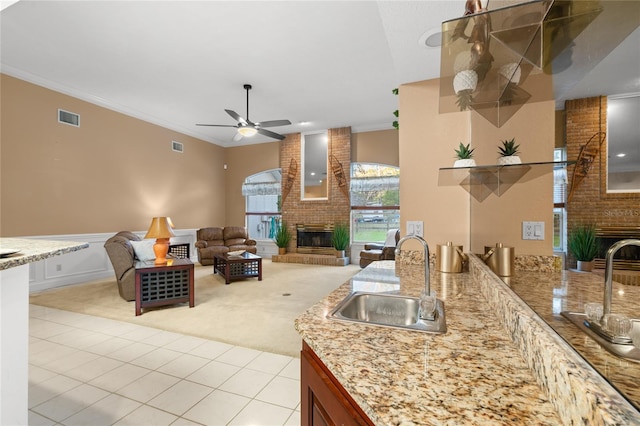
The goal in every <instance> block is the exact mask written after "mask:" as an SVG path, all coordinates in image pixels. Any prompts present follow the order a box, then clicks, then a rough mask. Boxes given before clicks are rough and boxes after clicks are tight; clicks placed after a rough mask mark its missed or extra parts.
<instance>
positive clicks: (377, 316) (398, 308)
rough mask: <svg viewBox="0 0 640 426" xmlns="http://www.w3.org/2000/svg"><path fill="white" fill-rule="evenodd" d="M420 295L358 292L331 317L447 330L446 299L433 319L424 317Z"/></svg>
mask: <svg viewBox="0 0 640 426" xmlns="http://www.w3.org/2000/svg"><path fill="white" fill-rule="evenodd" d="M419 307H420V300H419V299H418V298H416V297H408V296H400V295H395V294H388V293H366V292H355V293H352V294H350V295H349V296H348V297H346V298H345V299H344V300H343V301H342V302H340V304H338V306H336V308H335V309H334V310H333V311H331V313H330V314H329V315H327V318H329V319H332V320H340V321H351V322H359V323H364V324H370V325H377V326H382V327H393V328H401V329H405V330H414V331H422V332H426V333H439V334H441V333H446V332H447V322H446V318H445V314H444V303H443V302H442V301H441V300H438V302H437V306H436V315H435V319H434V320H433V321H429V320H422V319H420V316H419V314H418V310H419Z"/></svg>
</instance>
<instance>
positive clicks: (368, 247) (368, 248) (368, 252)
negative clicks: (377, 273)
mask: <svg viewBox="0 0 640 426" xmlns="http://www.w3.org/2000/svg"><path fill="white" fill-rule="evenodd" d="M398 241H400V230H399V229H390V230H389V231H387V238H386V240H385V242H384V244H378V243H368V244H365V245H364V250H362V251H361V252H360V267H361V268H365V267H366V266H367V265H369V264H370V263H371V262H375V261H376V260H395V258H396V253H395V250H396V245H398Z"/></svg>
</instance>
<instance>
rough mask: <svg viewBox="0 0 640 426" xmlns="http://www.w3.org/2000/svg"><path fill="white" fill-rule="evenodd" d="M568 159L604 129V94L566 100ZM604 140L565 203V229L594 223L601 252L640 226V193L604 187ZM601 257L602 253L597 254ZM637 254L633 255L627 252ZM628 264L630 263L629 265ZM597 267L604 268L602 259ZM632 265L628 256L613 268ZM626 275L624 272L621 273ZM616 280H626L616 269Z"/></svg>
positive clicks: (633, 234)
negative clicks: (614, 190)
mask: <svg viewBox="0 0 640 426" xmlns="http://www.w3.org/2000/svg"><path fill="white" fill-rule="evenodd" d="M565 114H566V116H565V119H566V141H567V159H569V160H575V159H576V158H577V157H578V154H579V152H580V148H581V146H582V145H584V144H585V143H586V142H587V141H588V140H589V138H590V137H591V136H592V135H594V134H595V133H597V132H606V131H607V98H606V97H605V96H601V97H594V98H586V99H576V100H571V101H567V102H566V103H565ZM606 156H607V150H606V140H605V142H604V143H603V145H602V148H601V150H600V153H599V155H598V156H597V158H596V159H595V160H594V162H593V163H592V165H591V168H590V169H589V172H588V174H587V176H586V177H585V178H584V180H583V181H582V182H581V183H580V185H579V186H577V187H576V189H575V191H574V195H573V197H572V199H571V200H570V201H569V202H568V203H567V207H566V208H567V228H568V229H567V231H568V232H571V229H572V227H573V226H575V225H576V224H581V223H584V224H587V223H591V224H594V225H595V226H596V228H597V230H598V233H599V239H600V241H601V242H602V245H603V246H605V248H604V252H605V253H606V249H608V247H609V246H610V244H612V243H613V242H615V241H617V240H620V239H624V238H638V230H640V207H639V206H640V193H607V189H606V177H607V175H606V173H607V171H606V158H607V157H606ZM574 167H575V166H570V167H568V182H571V177H572V173H573V170H574ZM600 256H601V257H600V259H602V256H603V253H601V254H600ZM630 256H636V255H630ZM567 264H568V267H571V268H573V267H575V259H573V258H571V257H570V256H569V257H568V259H567ZM630 264H631V265H630ZM597 267H600V268H603V267H604V262H603V261H602V260H601V261H600V262H598V263H597ZM625 269H626V270H628V269H633V270H636V271H640V267H639V265H638V262H637V261H635V260H633V259H629V260H628V261H625V262H616V265H615V267H614V270H616V272H618V271H620V270H625ZM622 275H625V274H622ZM638 275H640V273H639V272H632V273H630V274H626V276H636V278H635V279H633V280H631V282H625V283H626V284H638V281H640V280H639V279H638V277H637V276H638ZM614 279H616V281H625V280H626V278H622V277H621V275H620V273H618V278H616V276H614Z"/></svg>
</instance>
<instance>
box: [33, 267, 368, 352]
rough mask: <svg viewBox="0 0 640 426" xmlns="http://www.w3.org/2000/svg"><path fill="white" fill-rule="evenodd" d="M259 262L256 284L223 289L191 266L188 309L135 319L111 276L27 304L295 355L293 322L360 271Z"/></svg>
mask: <svg viewBox="0 0 640 426" xmlns="http://www.w3.org/2000/svg"><path fill="white" fill-rule="evenodd" d="M262 263H263V270H262V276H263V278H262V281H258V279H257V278H247V279H243V280H239V281H232V282H231V284H229V285H225V283H224V278H222V277H221V276H219V275H217V274H216V275H213V267H212V266H201V265H200V264H198V263H196V268H195V307H193V308H189V306H188V304H178V305H171V306H167V307H161V308H152V309H147V310H144V311H143V313H142V315H140V316H138V317H136V316H135V302H126V301H125V300H123V299H122V298H120V296H119V295H118V289H117V285H116V281H115V278H114V279H107V280H101V281H94V282H91V283H87V284H79V285H73V286H67V287H62V288H57V289H52V290H47V291H44V292H41V293H34V294H31V295H30V303H33V304H36V305H42V306H48V307H52V308H57V309H63V310H67V311H73V312H79V313H84V314H89V315H96V316H101V317H106V318H112V319H116V320H121V321H127V322H131V323H134V324H139V325H145V326H149V327H156V328H160V329H163V330H168V331H174V332H179V333H184V334H188V335H192V336H198V337H204V338H207V339H212V340H217V341H221V342H225V343H229V344H233V345H238V346H244V347H248V348H253V349H258V350H261V351H267V352H273V353H278V354H283V355H289V356H295V357H297V356H299V352H300V347H301V340H300V336H299V334H298V332H297V331H296V330H295V328H294V320H295V319H296V318H297V317H298V316H299V315H300V314H301V313H303V312H304V311H305V310H306V309H307V308H309V307H310V306H312V305H313V304H315V303H316V302H318V301H319V300H320V299H322V298H323V297H324V296H326V295H327V294H329V293H330V292H331V291H332V290H334V289H335V288H337V287H338V286H340V285H341V284H343V283H344V282H346V281H348V280H349V278H351V277H352V276H353V275H354V274H355V273H357V272H358V271H360V268H359V267H358V266H357V265H347V266H344V267H336V266H315V265H302V264H293V263H272V262H271V260H269V259H265V260H263V262H262Z"/></svg>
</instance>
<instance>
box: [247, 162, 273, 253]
mask: <svg viewBox="0 0 640 426" xmlns="http://www.w3.org/2000/svg"><path fill="white" fill-rule="evenodd" d="M281 180H282V171H281V170H280V169H279V168H278V169H272V170H266V171H264V172H260V173H256V174H255V175H251V176H249V177H248V178H246V179H245V181H244V183H243V184H242V195H244V197H245V202H246V207H245V212H246V213H245V226H246V227H247V230H248V231H249V238H251V239H254V240H266V239H273V238H274V236H275V231H276V229H277V228H278V226H279V225H280V220H281V218H282V216H281V215H280V208H281V195H280V194H281V183H280V182H281Z"/></svg>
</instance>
